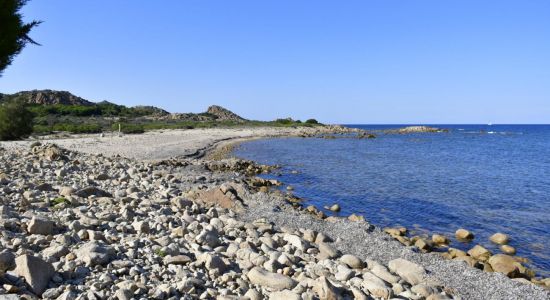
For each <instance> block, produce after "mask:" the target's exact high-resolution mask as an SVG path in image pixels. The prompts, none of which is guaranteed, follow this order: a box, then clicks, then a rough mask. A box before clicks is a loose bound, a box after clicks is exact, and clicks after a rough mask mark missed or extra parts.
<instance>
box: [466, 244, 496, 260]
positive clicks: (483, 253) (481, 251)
mask: <svg viewBox="0 0 550 300" xmlns="http://www.w3.org/2000/svg"><path fill="white" fill-rule="evenodd" d="M468 254H469V255H470V256H471V257H473V258H475V259H477V260H479V261H487V260H488V259H489V257H491V254H492V253H491V251H489V250H487V249H486V248H485V247H483V246H480V245H475V246H474V248H472V249H470V250H468Z"/></svg>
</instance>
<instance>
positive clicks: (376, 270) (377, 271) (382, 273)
mask: <svg viewBox="0 0 550 300" xmlns="http://www.w3.org/2000/svg"><path fill="white" fill-rule="evenodd" d="M370 271H371V272H372V273H373V274H374V275H376V276H377V277H379V278H381V279H382V280H384V281H387V282H389V283H392V284H393V283H397V282H398V281H399V276H395V275H393V274H391V273H390V272H389V271H388V269H386V267H384V266H383V265H380V264H376V265H374V267H372V268H371V270H370Z"/></svg>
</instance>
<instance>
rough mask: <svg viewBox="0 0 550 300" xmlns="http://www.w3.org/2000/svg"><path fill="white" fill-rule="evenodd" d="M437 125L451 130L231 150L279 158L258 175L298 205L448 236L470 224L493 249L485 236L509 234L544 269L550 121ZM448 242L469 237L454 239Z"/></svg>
mask: <svg viewBox="0 0 550 300" xmlns="http://www.w3.org/2000/svg"><path fill="white" fill-rule="evenodd" d="M350 126H352V127H359V128H364V129H371V130H372V129H374V130H376V129H383V128H392V127H402V126H391V125H388V126H381V125H376V126H374V125H350ZM439 127H444V128H449V129H451V132H450V133H447V134H414V135H384V134H380V135H379V136H378V138H376V139H351V138H345V139H334V140H327V139H302V138H283V139H269V140H257V141H251V142H248V143H245V144H243V145H241V146H240V147H239V148H237V150H236V155H237V156H239V157H243V158H246V159H252V160H255V161H258V162H261V163H265V164H279V165H282V166H283V167H282V169H281V170H280V174H273V175H267V176H266V177H274V178H277V179H279V180H281V181H283V182H284V183H285V184H289V185H292V186H293V187H295V191H294V193H295V194H296V195H297V196H299V197H303V198H305V199H307V202H306V204H314V205H316V206H318V207H322V206H325V205H330V204H333V203H340V205H341V206H342V211H341V212H340V213H339V214H340V215H344V216H345V215H349V214H351V213H360V214H363V215H364V216H365V218H366V219H367V220H369V221H370V222H372V223H374V224H377V225H379V226H382V227H384V226H396V225H402V226H405V227H407V228H409V229H416V231H417V233H422V232H429V233H444V234H446V235H447V236H448V237H454V231H455V230H456V229H458V228H460V227H463V228H466V229H469V230H471V231H473V232H474V234H475V235H476V238H475V240H474V243H479V244H482V245H484V246H486V247H488V248H490V249H491V250H492V251H493V252H499V251H498V248H497V247H495V246H494V245H492V244H491V243H490V242H489V241H488V237H489V236H490V235H491V234H493V233H495V232H504V233H507V234H509V235H510V236H511V238H512V240H511V243H510V245H512V246H514V247H516V249H517V250H518V253H517V255H519V256H524V257H527V258H529V259H530V260H531V261H532V263H531V265H530V266H531V267H533V268H535V269H536V270H537V272H538V273H539V274H543V275H545V276H549V275H550V272H549V271H550V126H548V125H544V126H543V125H540V126H539V125H493V126H483V125H452V126H451V125H449V126H445V125H440V126H439ZM481 130H484V131H485V133H481V132H480V131H481ZM292 171H298V174H292ZM451 245H452V246H453V247H457V248H461V249H468V248H469V247H472V246H473V244H471V245H468V244H463V243H459V242H457V241H454V240H453V241H452V243H451Z"/></svg>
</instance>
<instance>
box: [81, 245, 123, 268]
mask: <svg viewBox="0 0 550 300" xmlns="http://www.w3.org/2000/svg"><path fill="white" fill-rule="evenodd" d="M75 254H76V257H77V258H78V259H80V260H81V261H83V262H84V263H86V265H87V266H91V267H93V266H96V265H105V264H107V263H109V262H110V261H111V260H113V259H114V258H115V256H116V255H115V250H114V249H113V248H111V247H110V246H106V245H105V244H104V243H102V242H98V241H92V242H88V243H85V244H83V245H82V246H80V247H79V248H78V249H77V250H76V251H75Z"/></svg>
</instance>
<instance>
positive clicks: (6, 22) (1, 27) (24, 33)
mask: <svg viewBox="0 0 550 300" xmlns="http://www.w3.org/2000/svg"><path fill="white" fill-rule="evenodd" d="M26 3H27V0H0V77H1V76H2V72H3V71H4V70H5V69H6V68H7V67H8V66H9V65H10V64H11V63H12V61H13V58H14V57H15V56H16V55H17V54H19V53H20V52H21V50H23V48H24V47H25V46H26V45H27V43H31V44H35V45H38V44H37V43H36V42H35V41H33V40H32V39H31V38H30V37H29V32H30V31H31V29H33V28H34V27H36V26H37V25H38V24H40V21H32V22H30V23H23V20H22V16H21V13H19V11H20V10H21V8H22V7H23V6H24V5H25V4H26Z"/></svg>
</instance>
